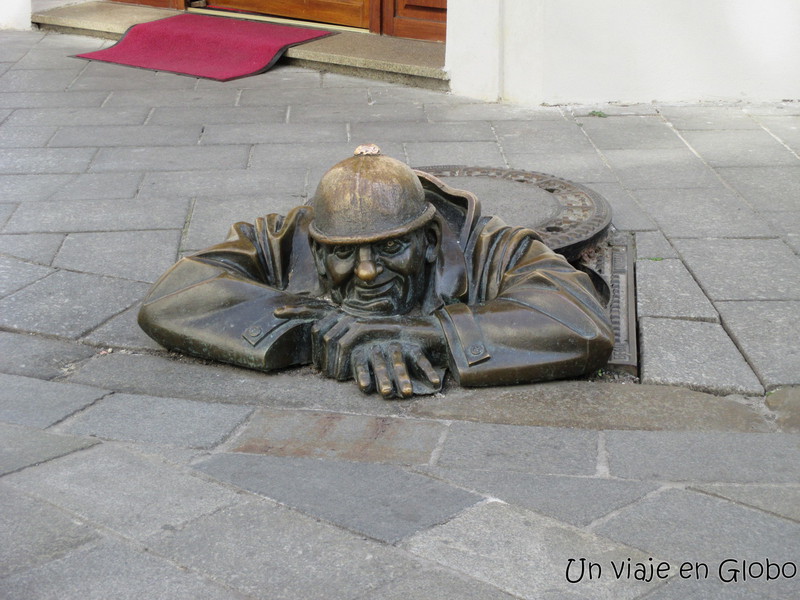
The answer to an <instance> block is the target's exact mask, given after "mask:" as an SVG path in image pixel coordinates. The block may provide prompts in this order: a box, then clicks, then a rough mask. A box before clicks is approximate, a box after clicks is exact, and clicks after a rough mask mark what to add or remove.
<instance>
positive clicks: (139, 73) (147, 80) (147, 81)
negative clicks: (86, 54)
mask: <svg viewBox="0 0 800 600" xmlns="http://www.w3.org/2000/svg"><path fill="white" fill-rule="evenodd" d="M196 84H197V80H196V79H194V78H193V77H180V76H177V75H172V74H169V73H156V72H153V71H148V70H146V69H126V68H120V66H119V65H112V64H107V63H101V62H97V61H94V62H90V63H89V64H88V65H87V66H86V69H84V71H83V72H82V73H81V74H80V75H79V76H78V78H77V79H76V80H75V81H73V82H72V83H71V84H70V86H69V92H70V93H73V92H76V91H78V92H86V91H95V90H103V91H105V92H111V91H117V90H148V91H149V90H152V89H154V88H155V89H159V90H193V89H194V88H195V85H196Z"/></svg>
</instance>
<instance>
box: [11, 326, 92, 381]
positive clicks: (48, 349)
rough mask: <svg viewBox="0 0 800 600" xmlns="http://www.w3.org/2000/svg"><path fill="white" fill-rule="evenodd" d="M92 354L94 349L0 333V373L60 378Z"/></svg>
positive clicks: (28, 336)
mask: <svg viewBox="0 0 800 600" xmlns="http://www.w3.org/2000/svg"><path fill="white" fill-rule="evenodd" d="M94 353H95V349H94V348H90V347H88V346H83V345H81V344H75V343H71V342H64V341H61V340H54V339H50V338H43V337H38V336H35V335H28V334H24V333H10V332H6V331H0V371H2V372H3V373H13V374H16V375H25V376H27V377H37V378H40V379H51V378H53V377H57V376H59V375H63V374H64V373H65V371H66V370H69V368H70V366H71V365H73V364H74V363H77V362H80V361H82V360H85V359H86V358H88V357H90V356H92V355H93V354H94Z"/></svg>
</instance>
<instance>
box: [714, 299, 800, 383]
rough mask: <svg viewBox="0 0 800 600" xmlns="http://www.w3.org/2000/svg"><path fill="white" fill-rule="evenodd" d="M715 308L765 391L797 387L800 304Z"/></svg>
mask: <svg viewBox="0 0 800 600" xmlns="http://www.w3.org/2000/svg"><path fill="white" fill-rule="evenodd" d="M717 308H718V309H719V311H720V314H721V315H722V320H723V323H724V324H725V327H726V329H727V330H728V331H729V332H730V334H731V337H732V338H733V340H734V341H735V342H736V344H737V345H738V346H739V348H741V349H742V352H743V353H744V355H745V357H746V358H747V360H748V362H749V363H750V364H751V365H753V369H754V370H755V372H756V373H757V374H758V376H759V377H760V378H761V381H763V382H764V387H766V388H767V390H772V389H774V388H776V387H780V386H783V385H800V350H798V348H797V339H798V337H799V336H800V324H798V319H797V315H799V314H800V302H798V301H794V302H718V303H717Z"/></svg>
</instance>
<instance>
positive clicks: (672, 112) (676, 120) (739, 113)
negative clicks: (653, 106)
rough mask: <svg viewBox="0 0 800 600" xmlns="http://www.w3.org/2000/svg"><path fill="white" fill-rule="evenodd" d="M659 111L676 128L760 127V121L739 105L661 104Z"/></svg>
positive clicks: (690, 129)
mask: <svg viewBox="0 0 800 600" xmlns="http://www.w3.org/2000/svg"><path fill="white" fill-rule="evenodd" d="M659 113H660V114H661V115H662V117H663V118H664V119H666V121H667V122H669V123H670V124H671V125H672V126H673V127H674V128H675V129H678V130H688V131H704V130H714V129H716V130H731V129H758V128H759V126H758V122H757V121H756V119H754V118H753V117H752V116H751V115H749V114H748V113H747V112H745V111H744V110H742V109H741V108H737V107H723V106H713V107H702V106H660V107H659Z"/></svg>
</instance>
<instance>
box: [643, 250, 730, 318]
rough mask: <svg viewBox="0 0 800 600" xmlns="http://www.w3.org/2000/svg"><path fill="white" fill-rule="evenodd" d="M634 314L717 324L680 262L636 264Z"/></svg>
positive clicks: (670, 260) (649, 261)
mask: <svg viewBox="0 0 800 600" xmlns="http://www.w3.org/2000/svg"><path fill="white" fill-rule="evenodd" d="M636 311H637V312H636V314H637V315H638V316H639V317H640V318H641V317H664V318H670V319H686V320H689V321H709V322H712V323H719V315H718V314H717V311H716V310H715V309H714V306H713V305H712V304H711V302H709V301H708V298H706V296H705V294H703V291H702V290H701V289H700V286H698V285H697V282H695V280H694V279H693V278H692V276H691V274H690V273H689V271H687V270H686V267H684V266H683V263H682V262H681V261H680V260H676V259H672V258H670V259H665V260H647V259H644V260H637V261H636Z"/></svg>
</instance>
